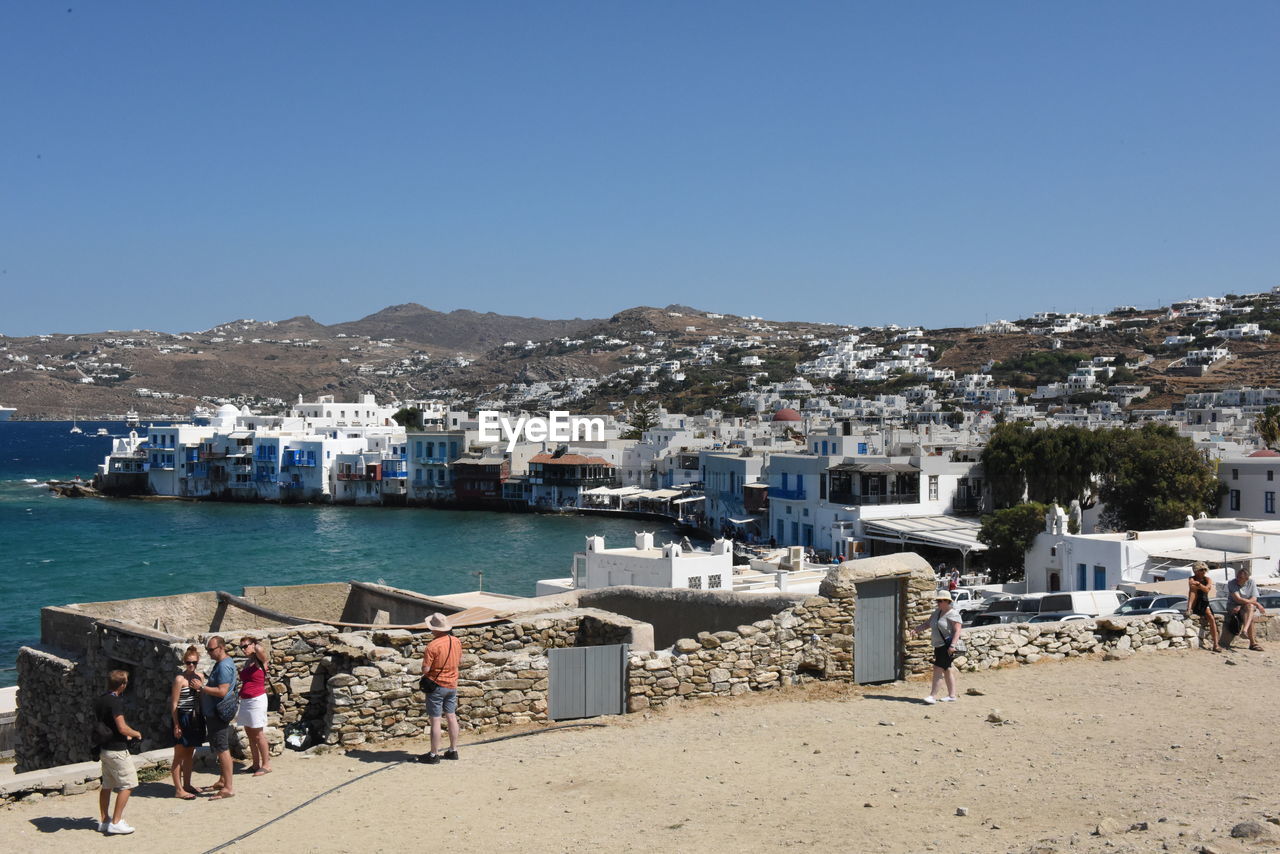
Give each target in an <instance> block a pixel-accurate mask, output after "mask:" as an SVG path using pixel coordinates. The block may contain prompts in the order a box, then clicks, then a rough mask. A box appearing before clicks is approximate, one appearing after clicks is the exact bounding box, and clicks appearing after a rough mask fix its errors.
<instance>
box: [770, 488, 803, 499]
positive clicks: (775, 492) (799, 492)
mask: <svg viewBox="0 0 1280 854" xmlns="http://www.w3.org/2000/svg"><path fill="white" fill-rule="evenodd" d="M769 497H770V498H782V499H785V500H787V501H804V500H805V497H806V496H805V491H804V490H803V489H782V488H781V487H778V486H770V487H769Z"/></svg>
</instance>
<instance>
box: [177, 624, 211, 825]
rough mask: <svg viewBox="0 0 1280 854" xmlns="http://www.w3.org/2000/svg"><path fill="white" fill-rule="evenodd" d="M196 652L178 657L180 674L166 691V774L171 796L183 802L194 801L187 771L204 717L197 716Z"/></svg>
mask: <svg viewBox="0 0 1280 854" xmlns="http://www.w3.org/2000/svg"><path fill="white" fill-rule="evenodd" d="M199 666H200V648H199V647H196V646H189V647H187V650H186V652H184V653H183V654H182V672H181V673H179V674H178V675H177V676H176V677H174V680H173V687H172V688H171V689H170V691H169V717H170V718H171V719H172V720H173V739H174V743H173V760H172V761H171V762H170V763H169V774H170V776H171V777H172V778H173V796H174V797H175V798H180V799H182V800H184V801H189V800H192V799H194V798H195V796H196V795H195V792H193V791H191V790H192V789H193V788H194V787H193V786H192V785H191V770H192V766H193V765H194V759H195V755H196V748H197V747H199V746H200V745H202V744H204V716H203V715H201V714H200V684H201V683H202V682H203V681H204V680H203V678H202V677H201V676H200V672H199V671H198V670H196V668H197V667H199Z"/></svg>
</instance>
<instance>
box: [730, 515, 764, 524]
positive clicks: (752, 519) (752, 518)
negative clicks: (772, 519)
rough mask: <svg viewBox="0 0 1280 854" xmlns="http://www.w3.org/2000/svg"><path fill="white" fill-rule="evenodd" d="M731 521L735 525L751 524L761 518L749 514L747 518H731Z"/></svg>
mask: <svg viewBox="0 0 1280 854" xmlns="http://www.w3.org/2000/svg"><path fill="white" fill-rule="evenodd" d="M729 521H730V522H731V523H733V524H734V525H750V524H751V523H752V522H759V521H760V520H759V519H757V518H756V517H755V516H748V517H747V518H745V519H730V520H729Z"/></svg>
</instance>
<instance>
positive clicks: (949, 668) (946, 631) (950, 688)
mask: <svg viewBox="0 0 1280 854" xmlns="http://www.w3.org/2000/svg"><path fill="white" fill-rule="evenodd" d="M934 599H935V600H936V601H937V604H938V609H937V610H936V611H934V612H933V613H932V614H931V615H930V616H929V620H928V622H926V623H922V624H921V625H920V626H919V627H917V628H916V634H917V635H919V634H920V633H921V632H923V631H925V630H926V629H927V630H929V631H930V632H931V634H932V635H933V686H932V687H931V688H930V689H929V696H927V697H925V698H924V701H925V702H926V703H929V704H933V703H936V702H938V701H939V700H941V701H942V702H944V703H954V702H955V700H956V670H955V667H954V666H953V662H954V661H955V657H956V656H957V655H958V654H959V653H960V652H962V651H963V649H964V647H963V645H962V644H961V643H960V633H961V632H962V631H963V626H962V623H961V620H960V614H959V613H958V612H957V611H955V610H954V609H953V608H952V607H951V593H950V592H949V591H946V590H939V591H938V592H937V594H935V596H934ZM943 682H945V683H946V685H947V696H945V697H938V689H939V688H941V687H942V683H943Z"/></svg>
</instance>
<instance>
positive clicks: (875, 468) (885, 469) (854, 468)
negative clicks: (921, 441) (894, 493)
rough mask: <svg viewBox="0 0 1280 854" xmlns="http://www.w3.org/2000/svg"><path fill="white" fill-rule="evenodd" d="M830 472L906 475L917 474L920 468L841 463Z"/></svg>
mask: <svg viewBox="0 0 1280 854" xmlns="http://www.w3.org/2000/svg"><path fill="white" fill-rule="evenodd" d="M831 471H849V472H857V473H859V474H908V473H913V472H919V471H920V467H919V466H915V465H912V464H911V463H841V464H840V465H838V466H832V467H831Z"/></svg>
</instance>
